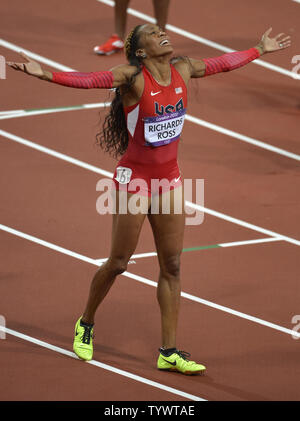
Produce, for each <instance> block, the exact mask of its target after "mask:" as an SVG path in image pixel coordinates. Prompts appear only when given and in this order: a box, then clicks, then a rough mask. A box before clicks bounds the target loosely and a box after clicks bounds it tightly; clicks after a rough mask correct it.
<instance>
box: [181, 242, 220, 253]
mask: <svg viewBox="0 0 300 421" xmlns="http://www.w3.org/2000/svg"><path fill="white" fill-rule="evenodd" d="M220 247H221V246H220V245H219V244H213V245H211V246H199V247H190V248H187V249H182V251H183V252H184V251H195V250H206V249H216V248H220Z"/></svg>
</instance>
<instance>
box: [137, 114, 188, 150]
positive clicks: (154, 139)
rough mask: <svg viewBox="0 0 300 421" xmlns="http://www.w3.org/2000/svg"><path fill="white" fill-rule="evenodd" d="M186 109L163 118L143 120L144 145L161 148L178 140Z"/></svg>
mask: <svg viewBox="0 0 300 421" xmlns="http://www.w3.org/2000/svg"><path fill="white" fill-rule="evenodd" d="M185 113H186V109H185V108H184V109H182V110H179V111H176V112H174V113H170V114H165V115H163V116H156V117H146V118H144V135H145V140H146V143H147V144H148V145H149V144H150V145H152V146H162V145H167V144H168V143H171V142H173V141H174V140H176V139H178V138H179V136H180V134H181V132H182V128H183V123H184V117H185Z"/></svg>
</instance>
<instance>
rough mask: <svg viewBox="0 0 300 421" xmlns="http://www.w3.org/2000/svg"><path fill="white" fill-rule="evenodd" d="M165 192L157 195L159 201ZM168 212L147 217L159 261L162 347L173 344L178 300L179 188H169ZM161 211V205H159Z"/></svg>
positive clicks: (182, 222)
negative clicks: (176, 209)
mask: <svg viewBox="0 0 300 421" xmlns="http://www.w3.org/2000/svg"><path fill="white" fill-rule="evenodd" d="M166 195H168V193H164V194H162V195H160V196H159V198H160V205H161V203H162V200H164V198H166ZM169 197H170V204H171V206H170V213H169V214H162V213H159V214H156V215H155V214H152V213H151V211H150V212H149V215H148V218H149V221H150V224H151V227H152V231H153V234H154V239H155V244H156V248H157V254H158V259H159V265H160V274H159V280H158V287H157V299H158V302H159V306H160V311H161V326H162V347H163V348H175V347H176V328H177V320H178V312H179V301H180V289H181V288H180V255H181V252H182V247H183V234H184V226H185V214H184V204H183V189H182V187H178V188H176V189H174V190H172V191H171V192H170V194H169ZM178 203H181V206H182V211H181V213H178V214H176V213H175V211H174V209H175V207H176V206H175V205H178ZM160 211H161V209H160Z"/></svg>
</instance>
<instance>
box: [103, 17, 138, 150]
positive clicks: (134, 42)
mask: <svg viewBox="0 0 300 421" xmlns="http://www.w3.org/2000/svg"><path fill="white" fill-rule="evenodd" d="M140 27H141V25H138V26H136V27H135V28H134V29H133V30H132V31H131V32H130V33H129V35H128V36H127V38H126V41H125V46H124V51H125V54H126V57H127V60H128V62H129V64H130V65H131V66H135V67H136V72H135V73H134V74H133V75H132V76H131V78H130V80H129V81H128V83H127V84H126V85H124V87H122V88H123V89H122V94H121V91H120V88H116V91H115V97H114V98H113V100H112V103H111V106H110V111H109V113H108V115H107V116H106V117H105V120H104V123H103V126H102V131H101V132H100V133H98V134H97V135H96V139H97V144H98V145H99V146H100V147H101V148H102V149H103V150H104V151H105V152H108V153H109V154H110V155H112V156H113V157H114V158H118V157H119V156H120V155H123V154H124V153H125V151H126V149H127V147H128V133H127V124H126V119H125V113H124V108H123V101H122V96H124V94H126V93H127V92H128V91H129V90H130V88H131V86H132V85H133V83H134V81H135V78H136V76H137V75H138V74H139V73H141V71H142V59H141V58H140V57H137V56H136V54H135V52H136V50H137V49H138V48H139V34H138V32H139V29H140Z"/></svg>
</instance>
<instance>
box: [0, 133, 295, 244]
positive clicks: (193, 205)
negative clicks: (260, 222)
mask: <svg viewBox="0 0 300 421" xmlns="http://www.w3.org/2000/svg"><path fill="white" fill-rule="evenodd" d="M0 136H3V137H6V138H7V139H10V140H13V141H14V142H17V143H20V144H22V145H24V146H28V147H30V148H32V149H36V150H38V151H40V152H43V153H46V154H48V155H51V156H53V157H55V158H58V159H61V160H63V161H66V162H69V163H71V164H73V165H77V166H78V167H81V168H84V169H86V170H88V171H92V172H95V173H97V174H101V175H104V176H105V177H108V178H112V177H113V173H112V172H109V171H106V170H103V169H101V168H98V167H95V166H93V165H90V164H87V163H86V162H83V161H80V160H78V159H75V158H71V157H70V156H68V155H65V154H63V153H60V152H57V151H55V150H53V149H49V148H46V147H44V146H41V145H38V144H37V143H34V142H31V141H29V140H27V139H24V138H22V137H20V136H16V135H14V134H11V133H8V132H6V131H4V130H0ZM185 205H186V206H188V207H190V208H192V209H196V210H199V211H201V212H205V213H208V214H210V215H213V216H215V217H217V218H220V219H223V220H225V221H229V222H232V223H234V224H236V225H240V226H242V227H245V228H248V229H250V230H253V231H257V232H260V233H262V234H266V235H268V236H271V237H276V238H280V239H281V240H285V241H287V242H289V243H292V244H295V245H297V246H300V241H298V240H296V239H294V238H291V237H288V236H286V235H281V234H278V233H277V232H274V231H271V230H267V229H265V228H261V227H259V226H257V225H254V224H250V223H248V222H244V221H242V220H240V219H237V218H233V217H231V216H229V215H225V214H224V213H221V212H217V211H214V210H212V209H208V208H205V207H203V206H200V205H197V204H196V203H193V202H189V201H185Z"/></svg>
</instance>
